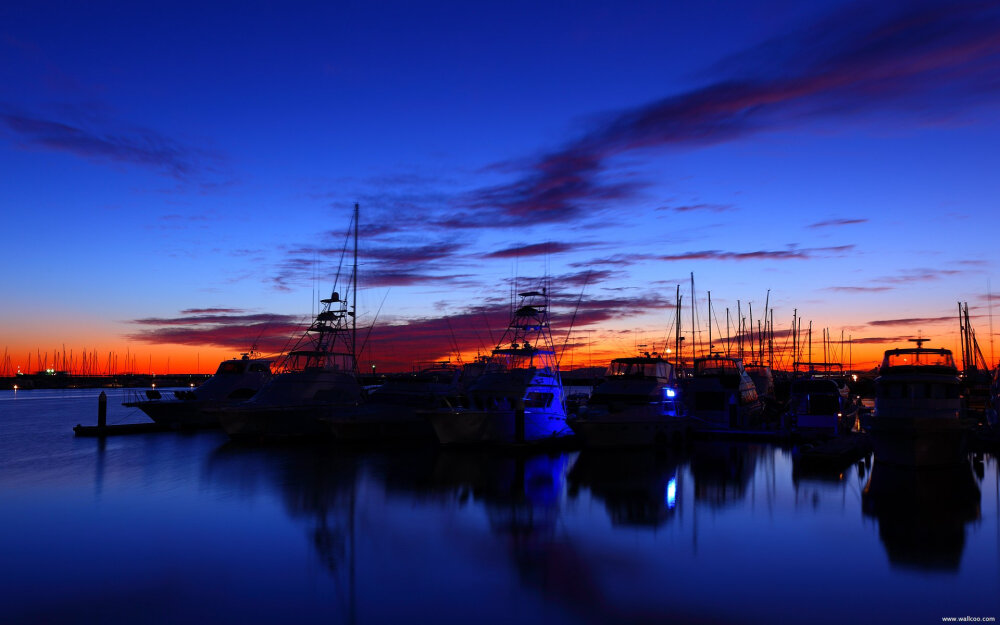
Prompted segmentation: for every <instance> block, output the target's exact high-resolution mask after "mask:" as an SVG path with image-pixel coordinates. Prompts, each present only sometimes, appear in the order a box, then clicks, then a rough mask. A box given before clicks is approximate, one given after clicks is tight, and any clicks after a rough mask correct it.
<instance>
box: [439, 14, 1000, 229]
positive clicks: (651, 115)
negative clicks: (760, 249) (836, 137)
mask: <svg viewBox="0 0 1000 625" xmlns="http://www.w3.org/2000/svg"><path fill="white" fill-rule="evenodd" d="M998 54H1000V11H998V8H997V6H996V4H995V3H983V2H947V3H945V2H941V3H906V4H903V5H900V6H898V7H896V8H890V9H888V10H886V9H884V8H883V7H878V10H871V8H870V7H868V6H867V5H866V6H863V7H862V6H856V7H852V8H848V9H842V10H839V11H838V12H837V13H835V14H833V15H832V16H830V17H828V18H826V19H824V20H821V21H819V22H818V23H815V24H812V25H810V26H808V27H806V28H804V29H801V30H799V31H798V32H795V33H793V34H791V35H785V36H781V37H777V38H775V39H773V40H771V41H768V42H765V43H764V44H762V45H760V46H758V47H756V48H754V49H752V50H748V51H744V52H743V53H741V54H739V55H736V56H735V57H734V59H733V60H729V61H727V62H725V63H723V64H721V65H720V66H717V67H716V68H715V73H716V74H717V75H718V74H720V73H725V74H728V75H730V76H735V77H726V78H723V79H718V80H716V81H715V82H713V83H710V84H708V85H705V86H703V87H700V88H697V89H693V90H690V91H687V92H684V93H680V94H676V95H672V96H668V97H665V98H663V99H661V100H658V101H655V102H651V103H648V104H645V105H642V106H638V107H635V108H633V109H630V110H625V111H621V112H619V113H617V114H612V115H608V116H606V117H605V119H604V121H603V122H602V123H599V124H597V125H594V126H593V127H592V128H591V129H590V130H589V132H586V133H585V134H584V135H583V136H581V137H579V138H578V139H577V140H575V141H572V142H570V143H568V144H567V145H565V146H563V147H562V148H560V149H557V150H554V151H551V152H549V153H547V154H544V155H543V156H541V157H539V158H537V159H535V160H533V161H532V162H530V164H528V165H527V166H526V167H525V166H522V167H523V169H522V172H523V174H522V175H521V177H520V178H519V179H516V180H514V181H513V182H510V183H507V184H503V185H496V186H491V187H486V188H482V189H479V190H477V191H474V192H472V193H470V194H468V196H467V197H465V198H464V199H463V201H462V202H461V203H460V204H461V205H462V206H463V207H464V208H466V209H468V210H470V211H476V212H475V213H473V214H471V215H470V214H469V213H466V214H463V215H461V216H460V217H456V218H454V219H451V220H448V221H446V222H443V225H447V226H448V227H485V226H490V225H494V226H495V225H520V224H529V223H555V222H569V221H574V220H577V219H579V218H580V217H581V216H583V215H584V214H585V211H592V210H594V209H599V208H601V207H603V206H604V205H606V204H608V203H610V202H618V201H621V200H624V199H630V198H634V197H635V196H636V195H637V193H638V192H639V191H640V190H641V189H643V188H644V187H645V186H646V185H645V184H644V183H643V182H641V181H636V180H625V181H622V180H621V178H613V177H612V176H610V175H609V174H610V170H611V167H612V164H611V160H612V159H613V158H614V157H616V156H619V155H622V154H624V153H627V152H632V151H636V150H648V149H663V148H669V147H697V146H706V145H712V144H717V143H722V142H726V141H731V140H734V139H737V138H740V137H744V136H748V135H751V134H755V133H760V132H764V131H767V130H773V129H779V128H785V127H788V126H790V125H793V124H798V123H801V122H802V121H805V120H809V119H814V118H821V117H830V116H835V115H845V114H857V113H872V112H876V111H894V112H898V111H902V112H904V113H909V112H911V111H913V110H924V111H928V110H933V111H935V112H937V111H943V110H952V109H954V108H956V107H961V106H962V105H963V103H965V102H982V101H983V100H984V98H985V97H987V96H989V97H995V94H996V92H997V91H998V89H1000V63H998V62H997V60H996V57H997V55H998ZM963 96H965V97H963ZM511 167H512V165H511V164H510V163H505V164H504V168H505V169H510V168H511ZM484 209H485V210H484ZM487 212H488V213H494V214H492V215H489V214H485V213H487ZM829 225H835V224H829ZM837 225H843V224H837Z"/></svg>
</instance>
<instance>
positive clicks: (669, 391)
mask: <svg viewBox="0 0 1000 625" xmlns="http://www.w3.org/2000/svg"><path fill="white" fill-rule="evenodd" d="M666 391H667V397H673V396H675V395H677V391H675V390H674V389H672V388H668V389H666Z"/></svg>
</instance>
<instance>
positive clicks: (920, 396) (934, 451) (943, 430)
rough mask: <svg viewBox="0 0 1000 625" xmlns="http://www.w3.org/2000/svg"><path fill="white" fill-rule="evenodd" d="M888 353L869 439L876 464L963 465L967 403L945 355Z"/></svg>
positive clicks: (951, 361)
mask: <svg viewBox="0 0 1000 625" xmlns="http://www.w3.org/2000/svg"><path fill="white" fill-rule="evenodd" d="M911 340H912V341H913V342H915V343H917V347H915V348H903V349H890V350H888V351H886V352H885V356H884V358H883V360H882V365H881V367H880V368H879V376H878V377H877V378H876V379H875V413H874V414H873V415H872V418H871V426H870V430H871V435H872V442H873V445H874V448H875V459H876V460H878V461H880V462H884V463H888V464H897V465H907V466H928V465H947V464H955V463H958V462H961V461H962V457H963V453H962V452H963V451H964V432H963V430H962V426H961V418H962V415H963V412H964V410H963V403H962V394H961V381H960V379H959V374H958V368H957V367H956V366H955V361H954V359H953V358H952V355H951V351H950V350H947V349H943V348H941V349H931V348H925V347H923V343H925V342H926V341H927V339H922V338H921V339H911Z"/></svg>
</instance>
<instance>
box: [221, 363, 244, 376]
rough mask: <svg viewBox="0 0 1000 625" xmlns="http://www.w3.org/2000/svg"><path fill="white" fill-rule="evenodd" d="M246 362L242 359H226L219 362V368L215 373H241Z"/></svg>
mask: <svg viewBox="0 0 1000 625" xmlns="http://www.w3.org/2000/svg"><path fill="white" fill-rule="evenodd" d="M246 366H247V363H246V362H245V361H243V360H227V361H225V362H223V363H220V364H219V370H218V371H216V372H215V373H216V374H223V375H224V374H234V373H236V374H239V373H243V371H244V370H245V369H246Z"/></svg>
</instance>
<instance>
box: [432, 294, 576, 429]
mask: <svg viewBox="0 0 1000 625" xmlns="http://www.w3.org/2000/svg"><path fill="white" fill-rule="evenodd" d="M519 297H520V304H519V305H518V307H517V308H516V309H515V311H514V314H513V315H512V317H511V320H510V323H509V324H508V326H507V330H506V331H505V332H504V335H503V337H502V338H501V339H500V342H499V343H498V344H497V346H496V348H495V349H494V350H493V351H492V352H491V354H490V356H489V357H488V358H487V360H486V363H485V371H484V372H483V373H482V375H480V376H479V377H478V378H477V379H476V380H475V382H473V383H472V384H471V385H470V386H469V387H468V391H467V392H466V394H465V398H464V399H465V403H466V405H465V406H458V407H450V408H444V409H439V410H433V411H427V412H425V413H424V415H425V417H426V418H427V419H428V420H429V421H430V423H431V425H432V426H433V427H434V431H435V433H436V434H437V438H438V440H439V441H440V442H441V443H442V444H446V445H447V444H463V443H465V444H468V443H500V444H513V443H539V442H544V441H551V440H554V439H558V438H561V437H564V436H567V435H569V434H571V433H572V432H571V430H570V429H569V427H568V426H567V425H566V405H565V401H564V397H563V385H562V379H561V378H560V375H559V366H558V363H557V360H556V356H555V348H554V345H553V342H552V333H551V330H550V329H549V311H548V297H547V295H546V293H545V290H544V289H543V290H542V291H540V292H539V291H529V292H526V293H521V294H520V295H519Z"/></svg>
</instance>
